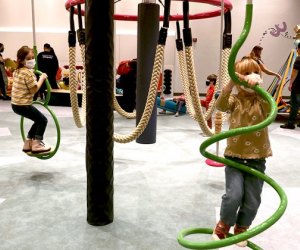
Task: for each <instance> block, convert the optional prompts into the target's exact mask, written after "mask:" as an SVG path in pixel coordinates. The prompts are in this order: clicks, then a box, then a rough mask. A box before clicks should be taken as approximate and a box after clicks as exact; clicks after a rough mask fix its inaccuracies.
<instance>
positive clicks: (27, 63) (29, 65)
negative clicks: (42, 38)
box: [25, 59, 35, 69]
mask: <svg viewBox="0 0 300 250" xmlns="http://www.w3.org/2000/svg"><path fill="white" fill-rule="evenodd" d="M25 66H26V67H27V68H28V69H33V68H34V66H35V59H31V60H26V61H25Z"/></svg>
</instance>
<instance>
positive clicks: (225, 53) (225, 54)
mask: <svg viewBox="0 0 300 250" xmlns="http://www.w3.org/2000/svg"><path fill="white" fill-rule="evenodd" d="M230 52H231V49H230V48H226V49H223V50H222V61H221V79H219V77H218V78H217V82H216V86H215V89H222V88H223V87H224V86H225V85H226V84H227V83H228V82H229V81H230V76H229V73H228V70H227V69H228V59H229V56H230ZM215 106H216V99H215V98H213V99H212V101H211V102H210V103H209V107H208V110H207V111H206V113H205V120H207V119H209V118H210V117H211V115H212V113H213V111H214V110H215ZM225 120H227V115H226V113H224V112H222V123H223V124H224V121H225Z"/></svg>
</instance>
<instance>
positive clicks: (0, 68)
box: [0, 43, 10, 100]
mask: <svg viewBox="0 0 300 250" xmlns="http://www.w3.org/2000/svg"><path fill="white" fill-rule="evenodd" d="M3 51H4V45H3V44H2V43H0V90H1V96H0V99H3V100H10V97H9V96H7V95H6V93H7V85H8V79H7V74H6V71H5V66H4V59H3V57H2V53H3Z"/></svg>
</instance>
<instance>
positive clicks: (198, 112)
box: [185, 46, 213, 136]
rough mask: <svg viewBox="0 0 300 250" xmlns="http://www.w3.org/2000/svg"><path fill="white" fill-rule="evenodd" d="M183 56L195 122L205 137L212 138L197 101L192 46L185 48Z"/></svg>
mask: <svg viewBox="0 0 300 250" xmlns="http://www.w3.org/2000/svg"><path fill="white" fill-rule="evenodd" d="M185 54H186V65H187V72H188V79H189V83H190V93H191V97H192V101H193V106H194V109H195V114H196V121H197V122H198V124H199V125H200V128H201V130H202V131H203V133H204V134H205V135H207V136H212V135H213V132H212V130H211V129H210V128H209V127H208V125H207V123H206V120H205V118H204V115H203V112H202V108H201V105H200V101H199V94H198V93H199V91H198V87H197V80H196V74H195V66H194V60H193V59H194V57H193V48H192V46H187V47H185Z"/></svg>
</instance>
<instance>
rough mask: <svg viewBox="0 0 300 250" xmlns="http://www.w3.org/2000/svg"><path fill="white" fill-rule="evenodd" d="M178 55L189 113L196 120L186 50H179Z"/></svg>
mask: <svg viewBox="0 0 300 250" xmlns="http://www.w3.org/2000/svg"><path fill="white" fill-rule="evenodd" d="M177 57H178V61H179V71H180V78H181V82H182V86H183V92H184V95H185V102H186V107H187V111H188V114H189V115H190V117H192V118H193V119H194V120H196V116H195V110H194V106H193V101H192V97H191V93H190V87H189V81H188V75H187V69H186V63H185V56H184V51H183V50H180V51H177Z"/></svg>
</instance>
